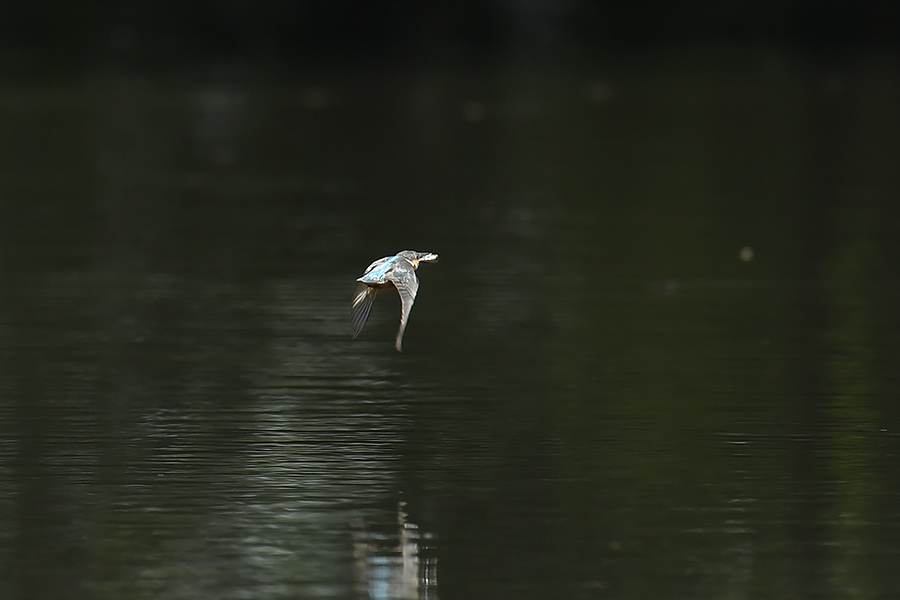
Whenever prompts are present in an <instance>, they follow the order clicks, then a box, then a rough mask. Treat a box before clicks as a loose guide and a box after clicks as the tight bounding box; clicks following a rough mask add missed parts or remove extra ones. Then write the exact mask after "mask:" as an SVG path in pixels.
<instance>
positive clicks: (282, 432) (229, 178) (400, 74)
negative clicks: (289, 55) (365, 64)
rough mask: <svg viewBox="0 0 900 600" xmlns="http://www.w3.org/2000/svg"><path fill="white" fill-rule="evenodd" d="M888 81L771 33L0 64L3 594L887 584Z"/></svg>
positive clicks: (891, 149)
mask: <svg viewBox="0 0 900 600" xmlns="http://www.w3.org/2000/svg"><path fill="white" fill-rule="evenodd" d="M898 106H900V69H898V63H897V60H896V57H894V56H892V55H885V54H881V53H878V52H858V53H853V54H850V55H847V56H844V57H841V58H840V60H838V59H830V60H825V59H822V58H821V57H816V56H809V55H804V54H801V53H794V52H790V51H785V50H783V49H778V48H775V49H762V50H760V49H752V50H746V49H745V50H740V49H728V48H725V49H723V48H702V47H701V48H693V49H680V50H674V51H671V52H665V53H659V54H649V55H641V56H629V57H619V58H607V59H603V60H600V59H597V60H590V61H588V60H584V61H583V62H579V61H575V62H572V63H568V64H565V65H553V67H552V68H550V67H548V66H542V65H533V66H531V67H529V68H525V67H524V66H523V65H521V64H518V63H516V62H515V61H511V63H510V64H509V65H506V64H496V65H493V64H492V65H483V66H481V67H479V68H478V69H475V70H473V69H463V68H457V67H445V68H429V69H424V68H423V69H397V68H394V69H378V68H374V67H373V68H372V69H370V70H351V69H344V70H341V69H338V70H336V71H328V72H327V73H282V74H280V75H278V76H273V75H267V76H257V75H254V74H253V73H251V72H249V71H245V70H242V69H241V68H222V69H213V70H211V71H209V72H202V73H197V74H193V75H191V76H190V77H188V76H186V75H184V74H182V75H180V76H177V77H176V76H155V77H150V76H141V77H139V76H134V75H128V76H126V75H115V74H108V73H107V74H103V75H92V76H85V77H83V78H78V79H75V80H72V79H66V80H58V81H56V80H54V81H40V82H32V83H18V84H9V85H6V86H5V87H4V88H3V89H2V91H0V136H2V141H0V194H2V197H0V283H2V287H0V597H2V598H54V599H60V598H76V599H81V598H84V599H93V598H109V599H113V598H115V599H120V598H154V599H158V598H163V599H181V598H192V599H194V598H210V599H222V598H225V599H227V598H349V597H373V598H438V597H440V598H444V599H449V598H467V599H472V598H517V599H526V598H622V599H626V598H627V599H644V598H647V599H649V598H683V599H696V598H729V599H740V598H785V599H794V598H822V599H827V598H851V597H852V598H894V597H898V596H897V595H898V594H900V570H898V569H897V565H898V564H900V468H898V459H900V410H898V408H897V402H898V400H900V362H898V358H900V327H898V326H900V316H898V315H900V311H898V308H900V279H898V275H897V274H898V270H897V258H898V256H900V252H898V250H900V248H898V246H900V241H898V240H900V211H898V203H897V199H898V193H900V168H898V166H900V111H898V110H897V107H898ZM404 248H413V249H417V250H423V251H434V252H438V253H440V255H441V261H440V262H439V263H438V264H436V265H430V264H429V265H424V266H423V267H422V268H421V269H420V270H419V276H420V280H421V288H420V291H419V298H418V301H417V303H416V305H415V308H414V310H413V312H412V317H411V320H410V325H409V328H408V330H407V334H406V338H405V342H404V350H405V351H404V353H403V354H398V353H397V352H395V351H394V350H393V347H392V345H393V337H394V334H395V331H396V325H397V319H398V315H399V302H398V300H397V298H396V295H395V294H387V293H385V294H380V295H379V297H378V301H377V302H376V306H375V310H374V312H373V315H372V318H371V320H370V323H369V325H368V327H367V329H366V330H365V331H364V332H363V334H362V336H361V337H360V339H358V340H356V341H352V340H351V339H350V325H349V302H350V298H351V296H352V293H353V289H354V287H355V284H354V279H355V278H356V277H358V276H359V275H361V274H362V270H363V269H364V268H365V266H366V265H367V264H368V263H369V262H371V261H372V260H374V259H376V258H379V257H381V256H384V255H387V254H392V253H394V252H396V251H399V250H401V249H404Z"/></svg>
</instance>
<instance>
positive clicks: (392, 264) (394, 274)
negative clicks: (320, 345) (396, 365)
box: [350, 250, 438, 352]
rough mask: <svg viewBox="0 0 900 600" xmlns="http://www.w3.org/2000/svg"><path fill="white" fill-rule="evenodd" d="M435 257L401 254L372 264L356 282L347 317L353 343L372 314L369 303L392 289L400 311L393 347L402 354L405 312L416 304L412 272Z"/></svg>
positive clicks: (430, 254)
mask: <svg viewBox="0 0 900 600" xmlns="http://www.w3.org/2000/svg"><path fill="white" fill-rule="evenodd" d="M437 259H438V255H437V254H434V253H432V252H416V251H415V250H404V251H403V252H398V253H397V254H396V255H394V256H385V257H384V258H379V259H378V260H376V261H375V262H373V263H372V264H371V265H369V267H368V268H367V269H366V272H365V273H363V276H362V277H360V278H359V279H357V281H358V282H359V286H358V287H357V288H356V295H355V296H354V297H353V306H352V307H351V308H350V317H351V320H352V322H353V339H356V337H357V336H358V335H359V333H360V332H361V331H362V330H363V327H365V326H366V320H367V319H368V318H369V313H370V312H371V311H372V303H373V302H374V301H375V294H376V293H378V290H379V288H387V287H395V288H397V292H398V293H399V294H400V301H401V302H402V309H401V311H400V329H399V330H398V331H397V341H396V342H395V343H394V347H395V348H396V349H397V352H402V351H403V349H402V346H403V332H404V331H405V330H406V322H407V321H408V320H409V311H411V310H412V306H413V302H415V301H416V292H418V291H419V279H418V277H416V269H418V268H419V263H423V262H437Z"/></svg>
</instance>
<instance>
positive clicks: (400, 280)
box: [389, 265, 419, 352]
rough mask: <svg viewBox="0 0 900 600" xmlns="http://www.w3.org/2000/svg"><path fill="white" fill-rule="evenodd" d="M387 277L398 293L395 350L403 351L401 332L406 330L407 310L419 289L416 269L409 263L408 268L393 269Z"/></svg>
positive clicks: (409, 308)
mask: <svg viewBox="0 0 900 600" xmlns="http://www.w3.org/2000/svg"><path fill="white" fill-rule="evenodd" d="M389 279H390V280H391V282H392V283H393V284H394V286H395V287H396V288H397V291H398V292H399V293H400V302H401V304H402V308H401V309H400V329H399V330H398V331H397V341H396V342H395V343H394V347H395V348H396V349H397V352H403V332H404V331H406V322H407V321H408V320H409V311H411V310H412V306H413V302H415V301H416V293H417V292H418V291H419V278H418V277H416V271H415V269H413V268H412V265H410V268H409V269H403V270H399V271H398V270H395V271H394V272H393V273H391V275H390V276H389Z"/></svg>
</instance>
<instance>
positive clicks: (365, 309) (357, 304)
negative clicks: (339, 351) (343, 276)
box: [350, 283, 378, 339]
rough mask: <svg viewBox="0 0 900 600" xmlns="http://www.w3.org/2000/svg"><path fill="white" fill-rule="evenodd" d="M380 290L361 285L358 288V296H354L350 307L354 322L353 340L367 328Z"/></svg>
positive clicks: (351, 317)
mask: <svg viewBox="0 0 900 600" xmlns="http://www.w3.org/2000/svg"><path fill="white" fill-rule="evenodd" d="M376 293H378V288H374V287H371V286H368V285H366V284H364V283H360V284H359V285H358V286H356V295H355V296H353V305H352V306H351V307H350V320H351V321H352V322H353V339H356V336H358V335H359V332H361V331H362V330H363V327H365V326H366V321H367V320H368V318H369V313H370V312H372V304H373V303H374V302H375V294H376Z"/></svg>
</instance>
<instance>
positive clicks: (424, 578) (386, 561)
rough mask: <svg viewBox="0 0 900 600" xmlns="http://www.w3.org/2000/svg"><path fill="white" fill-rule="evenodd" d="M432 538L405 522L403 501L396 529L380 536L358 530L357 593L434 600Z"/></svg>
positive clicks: (355, 542)
mask: <svg viewBox="0 0 900 600" xmlns="http://www.w3.org/2000/svg"><path fill="white" fill-rule="evenodd" d="M434 546H435V544H434V539H433V537H431V536H429V535H427V534H421V533H420V532H419V527H418V526H417V525H416V524H415V523H411V522H410V521H409V520H408V515H407V514H406V506H405V503H404V502H400V503H399V504H398V505H397V528H396V531H392V532H389V533H384V534H376V533H372V532H368V531H365V530H363V529H360V530H358V531H355V532H354V535H353V560H354V576H355V578H356V582H357V591H358V592H359V593H361V594H362V595H364V596H365V597H368V598H373V599H374V600H384V599H387V598H404V599H408V598H409V599H420V598H424V599H436V598H437V597H438V596H437V585H438V578H437V557H436V556H434V555H430V554H429V551H433V550H434Z"/></svg>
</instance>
